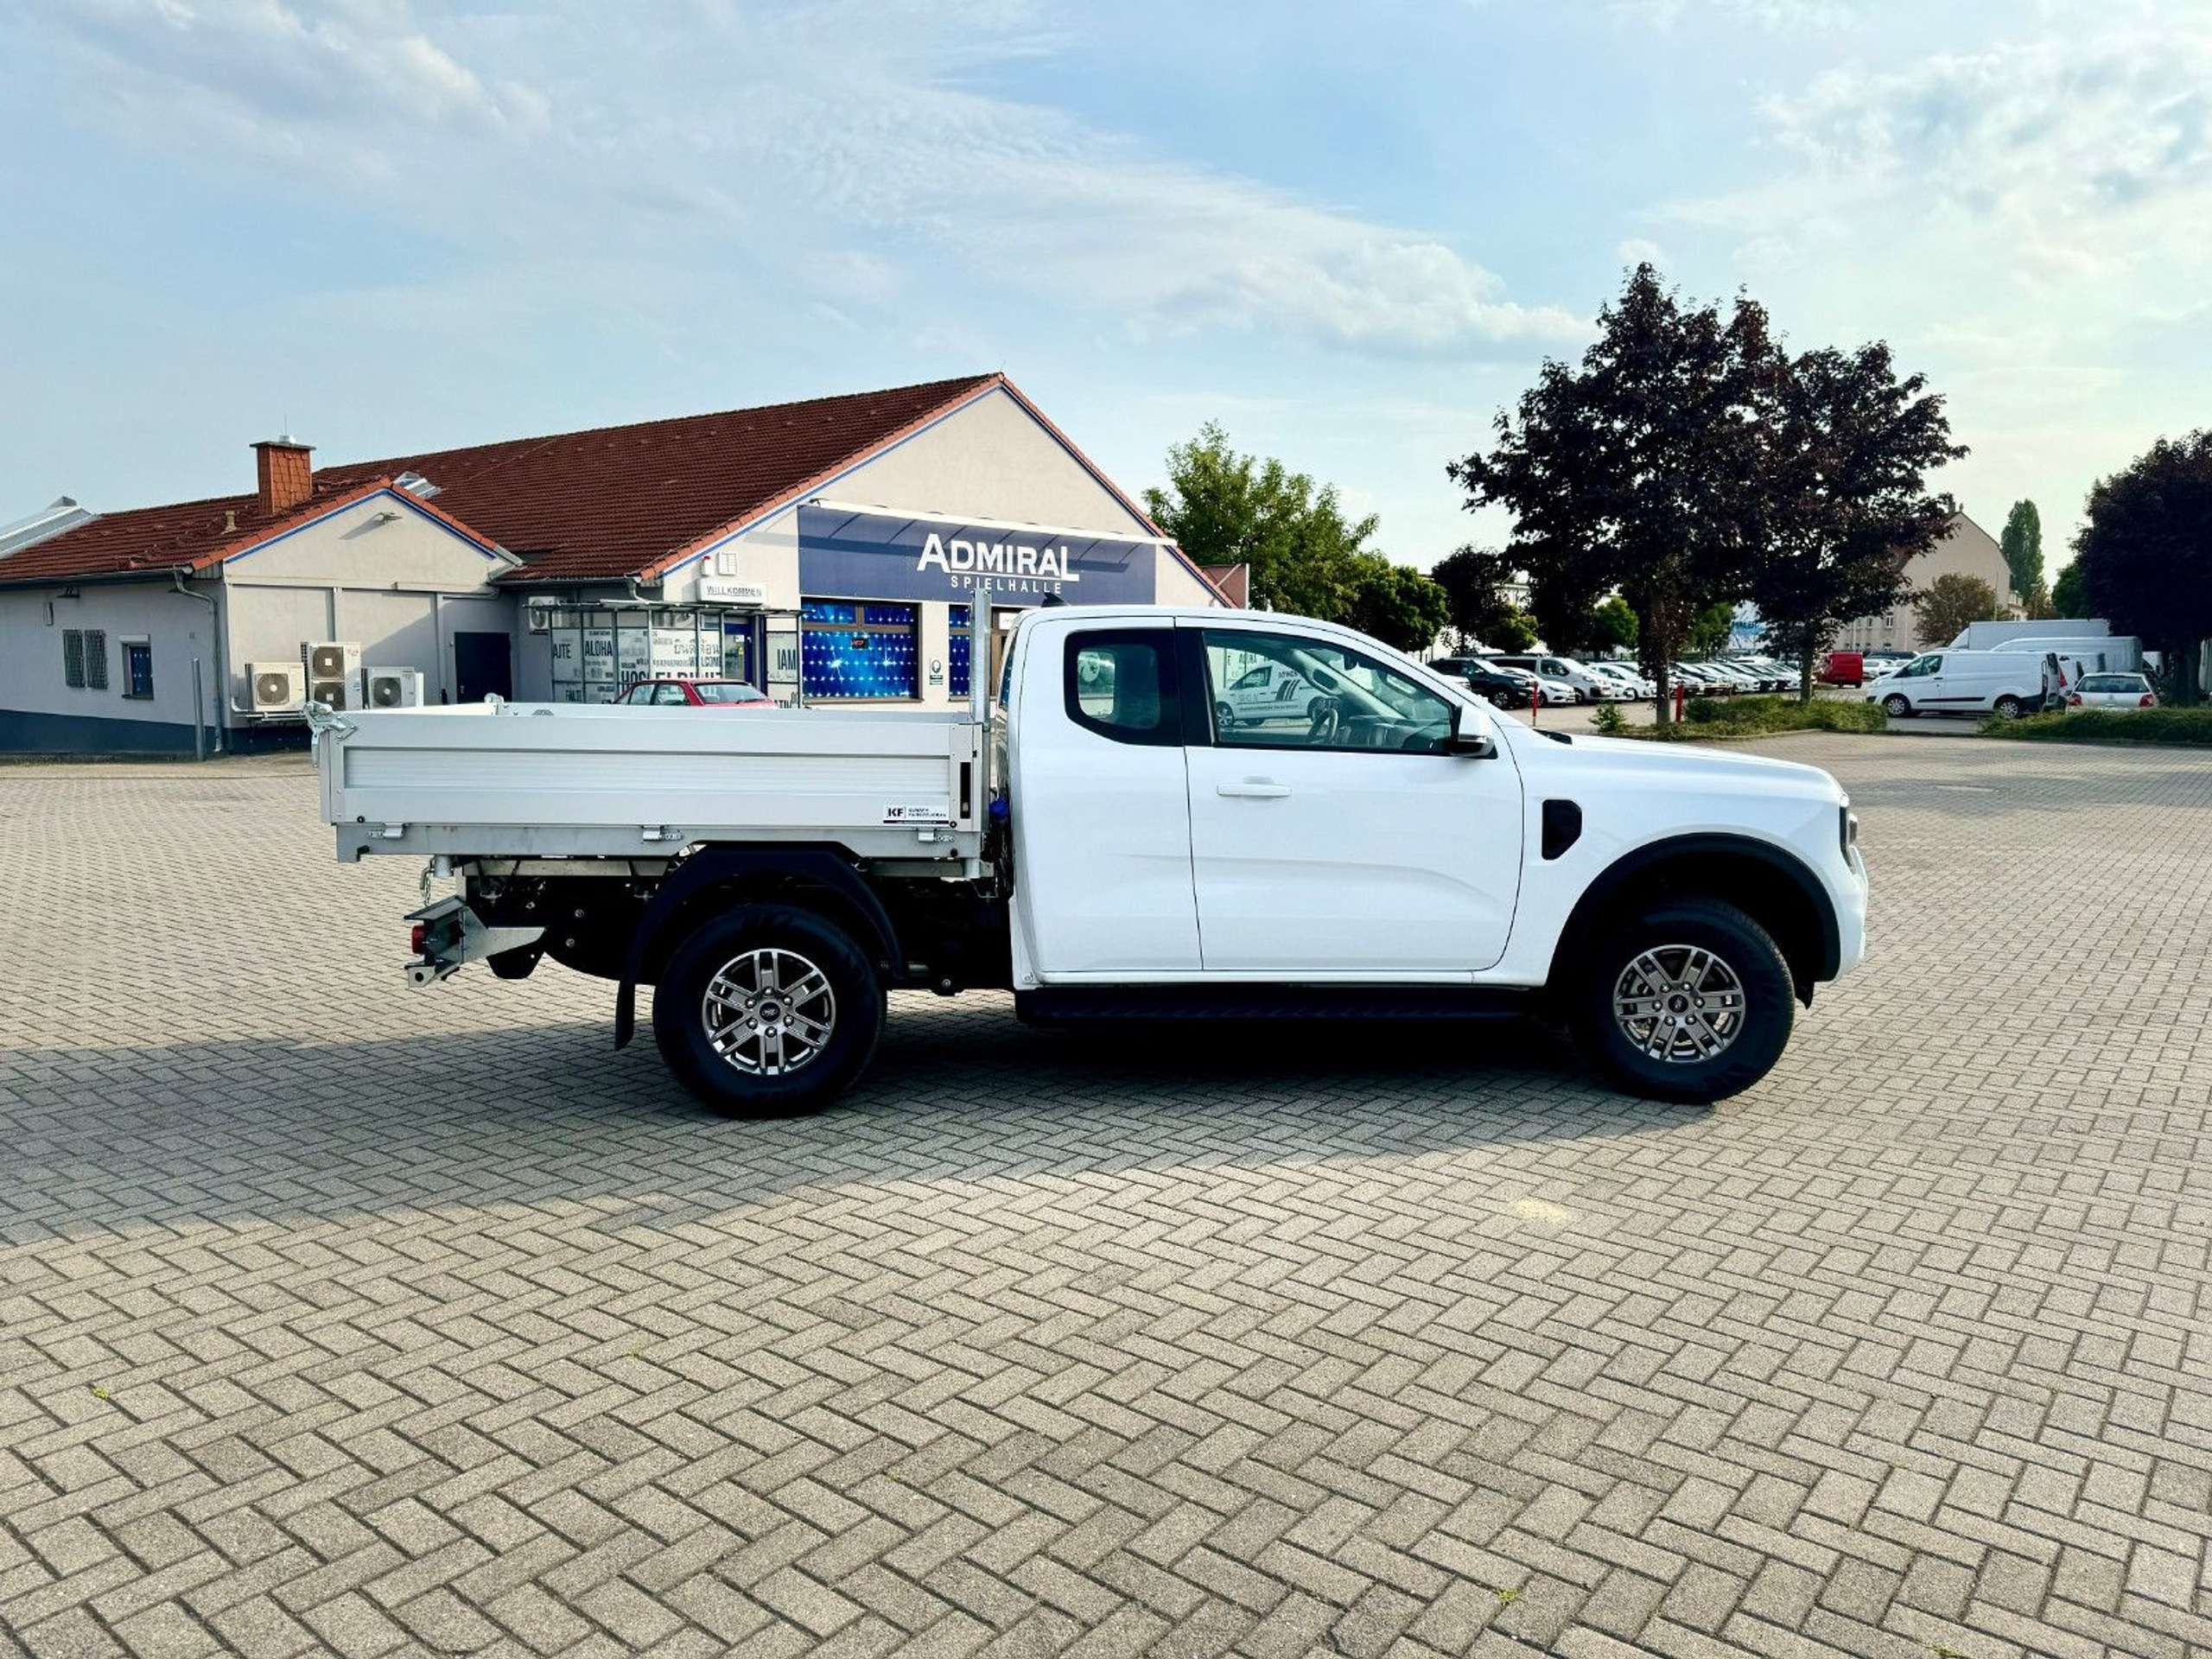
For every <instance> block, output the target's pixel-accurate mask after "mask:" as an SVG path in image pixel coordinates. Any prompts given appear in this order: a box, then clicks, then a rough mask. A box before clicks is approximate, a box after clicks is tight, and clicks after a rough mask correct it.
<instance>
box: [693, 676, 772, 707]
mask: <svg viewBox="0 0 2212 1659" xmlns="http://www.w3.org/2000/svg"><path fill="white" fill-rule="evenodd" d="M691 689H692V690H694V691H696V692H697V693H698V694H699V701H700V702H760V693H759V692H758V691H756V690H753V688H752V687H751V686H749V685H747V683H745V682H744V681H742V680H696V681H694V682H693V683H692V686H691Z"/></svg>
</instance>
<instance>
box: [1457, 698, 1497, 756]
mask: <svg viewBox="0 0 2212 1659" xmlns="http://www.w3.org/2000/svg"><path fill="white" fill-rule="evenodd" d="M1471 712H1472V711H1471V709H1468V707H1467V705H1466V704H1465V703H1464V702H1455V703H1453V704H1452V734H1451V735H1450V736H1449V737H1447V738H1446V739H1445V740H1444V753H1446V754H1457V755H1461V756H1464V757H1465V759H1467V760H1496V759H1497V739H1495V738H1493V737H1491V734H1489V733H1487V732H1471V731H1469V730H1468V729H1467V716H1468V715H1469V714H1470V713H1471Z"/></svg>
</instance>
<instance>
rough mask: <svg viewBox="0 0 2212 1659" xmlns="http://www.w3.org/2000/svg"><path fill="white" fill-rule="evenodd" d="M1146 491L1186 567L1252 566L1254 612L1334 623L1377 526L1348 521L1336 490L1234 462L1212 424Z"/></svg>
mask: <svg viewBox="0 0 2212 1659" xmlns="http://www.w3.org/2000/svg"><path fill="white" fill-rule="evenodd" d="M1145 505H1146V508H1147V511H1148V512H1150V513H1151V514H1152V518H1153V522H1154V523H1155V524H1158V525H1159V526H1160V529H1161V530H1163V531H1166V533H1167V534H1168V535H1170V536H1172V537H1174V538H1175V540H1176V543H1178V544H1179V546H1180V547H1181V548H1182V550H1184V551H1185V553H1187V554H1189V555H1190V556H1192V558H1193V559H1196V560H1197V561H1198V562H1199V563H1202V564H1249V565H1250V566H1251V567H1252V603H1253V604H1254V605H1255V607H1261V608H1263V609H1268V610H1277V611H1286V612H1289V613H1293V614H1295V615H1299V616H1313V617H1319V618H1321V619H1322V620H1325V621H1332V622H1333V621H1341V620H1344V619H1345V618H1346V617H1347V616H1348V615H1349V614H1350V613H1351V607H1352V604H1353V597H1354V592H1355V589H1356V588H1357V583H1358V580H1359V572H1360V566H1359V558H1360V556H1361V555H1363V554H1364V553H1368V552H1370V551H1371V550H1370V549H1369V547H1368V545H1367V543H1368V541H1369V538H1370V537H1372V536H1373V535H1374V534H1375V525H1376V520H1375V518H1374V517H1373V516H1372V515H1371V514H1370V516H1369V517H1367V518H1361V519H1357V520H1352V519H1348V518H1345V517H1344V509H1343V505H1342V504H1341V503H1340V502H1339V500H1338V496H1337V491H1336V486H1334V485H1318V486H1317V485H1316V484H1315V483H1314V481H1313V479H1312V478H1311V477H1310V476H1309V475H1307V474H1304V473H1294V472H1292V471H1291V470H1290V469H1289V468H1288V467H1285V466H1284V465H1283V464H1282V462H1281V461H1276V460H1274V458H1272V457H1268V458H1266V459H1262V458H1261V457H1259V456H1256V455H1245V454H1238V453H1237V452H1236V450H1235V449H1233V448H1230V442H1229V435H1228V434H1227V433H1226V432H1224V430H1223V429H1221V427H1220V426H1219V425H1217V424H1216V423H1213V422H1211V421H1209V422H1208V423H1206V424H1205V425H1204V426H1203V427H1201V428H1199V429H1198V436H1197V437H1195V438H1193V439H1192V441H1191V442H1188V443H1179V444H1176V445H1174V446H1173V448H1170V449H1169V450H1168V452H1167V486H1166V488H1165V489H1156V488H1155V489H1147V491H1146V492H1145Z"/></svg>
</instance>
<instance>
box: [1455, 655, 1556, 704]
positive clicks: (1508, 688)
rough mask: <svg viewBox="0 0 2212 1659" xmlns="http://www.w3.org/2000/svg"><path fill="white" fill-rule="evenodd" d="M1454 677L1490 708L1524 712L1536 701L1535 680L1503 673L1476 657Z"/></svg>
mask: <svg viewBox="0 0 2212 1659" xmlns="http://www.w3.org/2000/svg"><path fill="white" fill-rule="evenodd" d="M1429 666H1430V667H1432V668H1433V667H1434V666H1435V664H1433V663H1432V664H1429ZM1456 677H1457V678H1458V679H1459V681H1460V682H1461V683H1464V684H1465V686H1466V688H1467V689H1468V690H1470V691H1472V692H1473V693H1474V694H1475V695H1476V696H1478V697H1480V698H1481V699H1482V700H1483V701H1484V702H1487V703H1488V704H1490V706H1491V708H1493V709H1526V708H1529V707H1530V706H1531V705H1532V704H1533V703H1535V700H1536V686H1535V681H1533V680H1530V679H1529V678H1527V677H1525V676H1521V675H1515V674H1507V673H1504V672H1503V671H1500V670H1497V669H1495V668H1492V667H1491V665H1490V664H1488V663H1485V662H1484V661H1482V660H1481V659H1480V658H1471V659H1469V664H1468V666H1467V667H1466V668H1465V670H1464V671H1461V672H1459V674H1458V675H1457V676H1456Z"/></svg>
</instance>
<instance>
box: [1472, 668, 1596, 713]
mask: <svg viewBox="0 0 2212 1659" xmlns="http://www.w3.org/2000/svg"><path fill="white" fill-rule="evenodd" d="M1484 664H1485V665H1486V666H1487V667H1489V668H1490V669H1491V671H1492V672H1494V673H1498V674H1510V675H1513V676H1515V677H1517V678H1518V679H1520V680H1522V681H1523V682H1524V683H1526V684H1527V685H1528V687H1529V707H1530V708H1532V709H1536V708H1548V707H1550V706H1551V705H1553V704H1554V703H1563V702H1574V701H1575V696H1574V688H1573V686H1571V685H1567V684H1564V683H1561V682H1560V681H1558V680H1548V679H1546V678H1544V677H1543V676H1542V675H1541V674H1535V673H1531V672H1530V671H1529V670H1527V669H1525V668H1516V667H1514V666H1513V664H1510V663H1509V662H1506V661H1505V660H1504V659H1503V658H1497V657H1491V658H1484Z"/></svg>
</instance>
